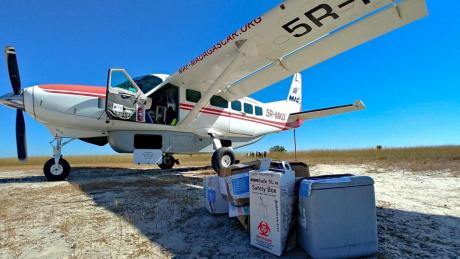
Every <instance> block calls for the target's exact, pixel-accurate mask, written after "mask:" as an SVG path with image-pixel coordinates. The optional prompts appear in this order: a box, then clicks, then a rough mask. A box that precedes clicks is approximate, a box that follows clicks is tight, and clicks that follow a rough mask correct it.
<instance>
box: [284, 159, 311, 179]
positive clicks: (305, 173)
mask: <svg viewBox="0 0 460 259" xmlns="http://www.w3.org/2000/svg"><path fill="white" fill-rule="evenodd" d="M289 164H290V165H291V168H292V170H293V171H294V173H295V177H296V178H305V177H310V169H309V168H308V165H307V164H305V163H302V162H289Z"/></svg>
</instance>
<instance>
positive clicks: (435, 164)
mask: <svg viewBox="0 0 460 259" xmlns="http://www.w3.org/2000/svg"><path fill="white" fill-rule="evenodd" d="M210 157H211V155H210V154H195V155H176V158H177V159H179V160H180V163H181V165H184V166H198V165H200V166H203V165H210ZM270 157H271V158H272V159H283V160H291V161H293V160H294V153H293V152H287V153H271V154H270ZM48 159H49V157H31V158H29V160H28V161H27V162H26V163H21V162H19V161H18V160H17V159H15V158H0V168H2V167H23V168H28V167H30V168H34V167H41V166H43V164H44V163H45V161H46V160H48ZM66 159H67V160H68V161H69V162H70V164H71V165H72V166H74V167H76V166H94V167H134V168H137V167H138V168H151V167H152V166H150V165H144V166H138V165H134V164H132V162H131V161H132V156H131V155H106V156H66ZM237 159H240V160H241V161H249V160H252V159H253V158H251V157H247V156H246V155H245V154H243V153H239V154H237ZM297 160H298V161H302V162H305V163H307V164H310V165H312V164H361V163H376V164H378V165H379V166H383V167H396V168H402V169H408V170H413V171H426V170H443V169H450V170H451V171H459V170H460V146H439V147H413V148H383V149H381V150H377V149H350V150H311V151H299V152H297Z"/></svg>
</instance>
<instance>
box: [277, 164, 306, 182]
mask: <svg viewBox="0 0 460 259" xmlns="http://www.w3.org/2000/svg"><path fill="white" fill-rule="evenodd" d="M289 164H290V165H291V169H292V170H293V171H294V173H295V177H296V178H305V177H310V170H309V168H308V165H307V164H305V163H302V162H289ZM270 169H276V170H282V169H283V162H282V161H272V162H271V164H270Z"/></svg>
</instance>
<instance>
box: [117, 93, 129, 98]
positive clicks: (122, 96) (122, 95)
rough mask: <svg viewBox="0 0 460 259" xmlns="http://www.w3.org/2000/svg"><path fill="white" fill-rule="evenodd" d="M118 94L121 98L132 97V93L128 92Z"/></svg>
mask: <svg viewBox="0 0 460 259" xmlns="http://www.w3.org/2000/svg"><path fill="white" fill-rule="evenodd" d="M120 96H121V98H123V99H127V98H130V97H132V95H130V94H124V93H122V94H120Z"/></svg>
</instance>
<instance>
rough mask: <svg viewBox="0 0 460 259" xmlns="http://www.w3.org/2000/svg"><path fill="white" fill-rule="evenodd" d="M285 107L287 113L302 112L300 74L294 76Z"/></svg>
mask: <svg viewBox="0 0 460 259" xmlns="http://www.w3.org/2000/svg"><path fill="white" fill-rule="evenodd" d="M286 106H287V111H288V112H289V113H295V112H300V111H302V75H301V74H300V73H297V74H294V78H293V79H292V83H291V89H289V94H288V97H287V100H286Z"/></svg>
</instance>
